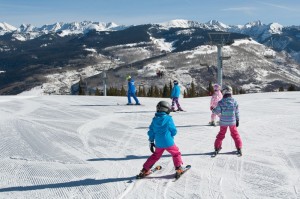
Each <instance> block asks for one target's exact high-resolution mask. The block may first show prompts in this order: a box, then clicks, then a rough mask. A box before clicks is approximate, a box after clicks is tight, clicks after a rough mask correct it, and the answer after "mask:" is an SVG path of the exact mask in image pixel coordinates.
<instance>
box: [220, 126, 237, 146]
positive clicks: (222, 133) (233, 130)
mask: <svg viewBox="0 0 300 199" xmlns="http://www.w3.org/2000/svg"><path fill="white" fill-rule="evenodd" d="M227 127H229V129H230V133H231V137H232V138H233V140H234V143H235V147H236V148H237V149H241V148H242V140H241V137H240V135H239V132H238V131H237V128H236V126H235V125H233V126H220V132H219V134H218V135H217V137H216V141H215V149H219V148H221V147H222V141H223V139H224V138H225V134H226V131H227Z"/></svg>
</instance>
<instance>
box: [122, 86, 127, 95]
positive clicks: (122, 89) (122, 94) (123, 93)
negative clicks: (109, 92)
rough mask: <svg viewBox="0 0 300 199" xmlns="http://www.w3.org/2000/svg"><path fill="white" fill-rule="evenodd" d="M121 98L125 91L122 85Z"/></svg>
mask: <svg viewBox="0 0 300 199" xmlns="http://www.w3.org/2000/svg"><path fill="white" fill-rule="evenodd" d="M121 96H126V90H125V88H124V86H123V85H122V88H121Z"/></svg>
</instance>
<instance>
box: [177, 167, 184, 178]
mask: <svg viewBox="0 0 300 199" xmlns="http://www.w3.org/2000/svg"><path fill="white" fill-rule="evenodd" d="M175 170H176V173H175V178H176V179H177V178H179V177H180V176H181V175H182V174H183V168H182V166H179V167H176V168H175Z"/></svg>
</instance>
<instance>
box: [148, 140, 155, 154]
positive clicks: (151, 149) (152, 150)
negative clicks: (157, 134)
mask: <svg viewBox="0 0 300 199" xmlns="http://www.w3.org/2000/svg"><path fill="white" fill-rule="evenodd" d="M149 147H150V151H151V152H152V153H154V151H155V149H154V147H155V144H154V142H150V143H149Z"/></svg>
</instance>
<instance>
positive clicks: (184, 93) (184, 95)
mask: <svg viewBox="0 0 300 199" xmlns="http://www.w3.org/2000/svg"><path fill="white" fill-rule="evenodd" d="M183 97H184V98H187V94H186V91H185V90H184V91H183Z"/></svg>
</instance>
